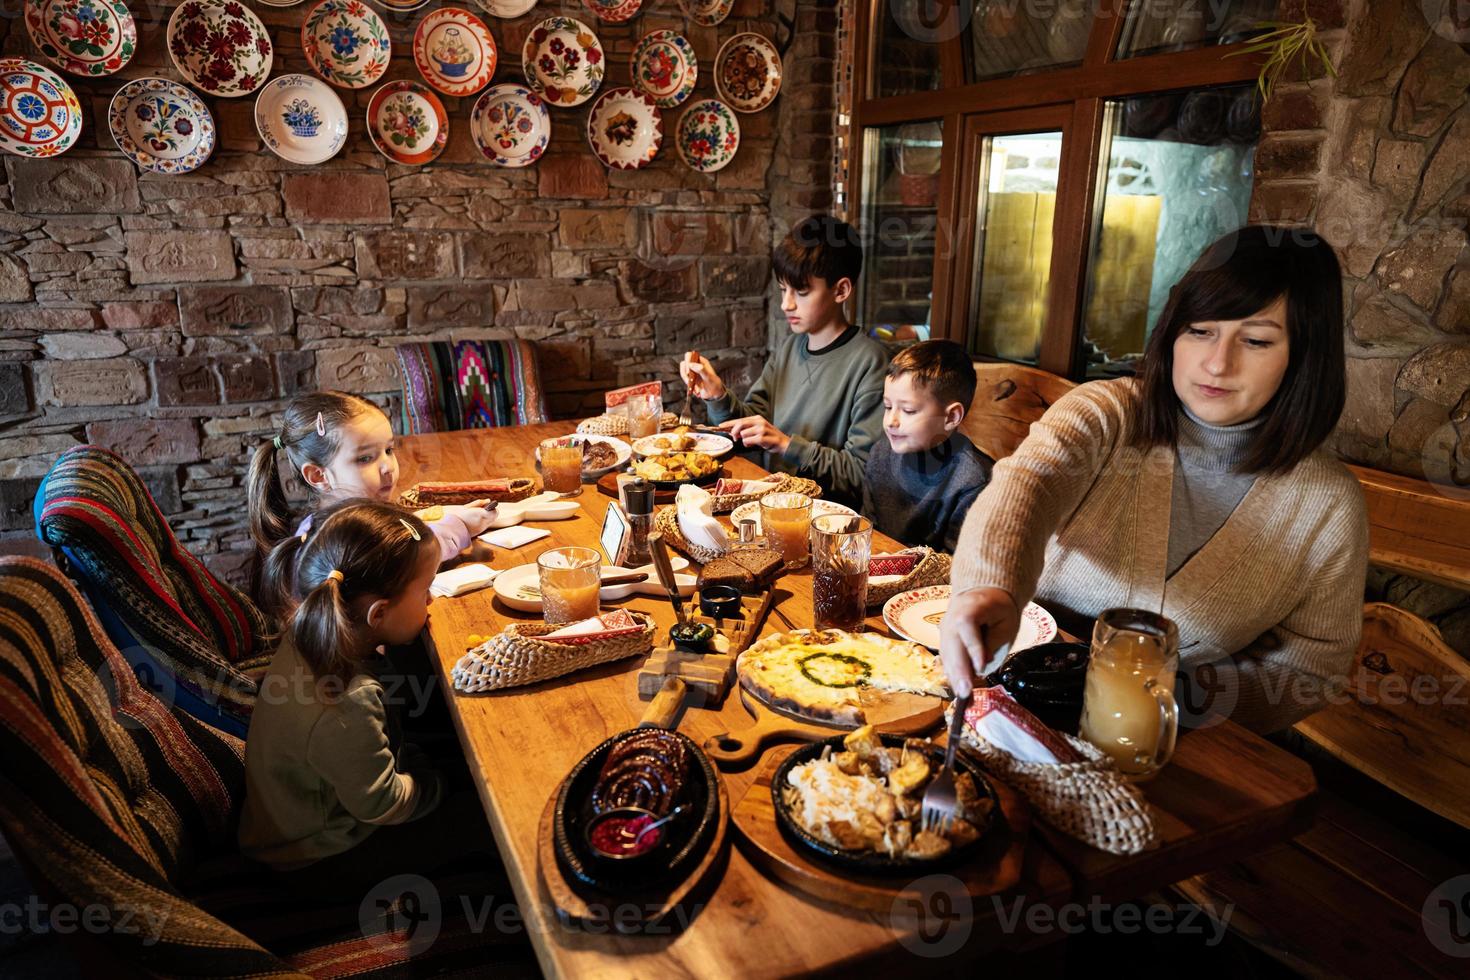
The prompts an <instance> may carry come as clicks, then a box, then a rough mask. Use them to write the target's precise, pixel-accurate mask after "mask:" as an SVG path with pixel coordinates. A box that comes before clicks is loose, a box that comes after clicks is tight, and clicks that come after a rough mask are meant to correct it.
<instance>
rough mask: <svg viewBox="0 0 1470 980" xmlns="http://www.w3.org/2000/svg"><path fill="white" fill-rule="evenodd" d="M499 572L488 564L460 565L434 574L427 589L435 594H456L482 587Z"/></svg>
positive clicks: (491, 580)
mask: <svg viewBox="0 0 1470 980" xmlns="http://www.w3.org/2000/svg"><path fill="white" fill-rule="evenodd" d="M499 574H500V572H498V571H497V570H495V569H493V568H491V567H490V566H489V565H460V566H458V567H457V568H451V569H449V570H448V571H447V572H440V573H439V574H438V575H435V576H434V581H433V582H432V583H430V585H429V591H430V592H432V593H433V594H434V595H436V596H445V597H449V596H457V595H464V594H465V593H466V592H473V591H474V590H475V589H483V588H484V587H485V586H487V585H489V584H490V583H491V582H493V581H495V576H497V575H499Z"/></svg>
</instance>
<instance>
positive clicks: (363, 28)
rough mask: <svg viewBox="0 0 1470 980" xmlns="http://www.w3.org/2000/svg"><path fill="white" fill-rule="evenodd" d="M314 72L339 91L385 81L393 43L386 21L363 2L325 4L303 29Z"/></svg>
mask: <svg viewBox="0 0 1470 980" xmlns="http://www.w3.org/2000/svg"><path fill="white" fill-rule="evenodd" d="M301 50H302V52H303V53H304V54H305V55H306V63H307V64H308V65H310V66H311V70H312V71H314V72H316V73H317V74H318V75H320V76H321V77H322V78H325V79H326V80H327V81H329V82H331V83H332V84H333V85H336V86H338V87H340V88H367V87H368V86H369V85H371V84H373V83H374V82H376V81H377V80H378V79H380V78H382V77H383V73H384V72H386V71H387V70H388V59H389V58H391V57H392V55H393V42H392V41H391V40H389V38H388V26H387V25H386V24H384V23H383V18H381V17H379V16H378V15H377V13H375V12H374V11H373V9H372V8H371V7H369V6H367V4H365V3H362V0H322V2H321V3H319V4H317V5H316V6H315V7H312V8H311V12H310V13H308V14H307V15H306V22H305V23H303V24H302V25H301Z"/></svg>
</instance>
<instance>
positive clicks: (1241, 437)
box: [1167, 408, 1264, 575]
mask: <svg viewBox="0 0 1470 980" xmlns="http://www.w3.org/2000/svg"><path fill="white" fill-rule="evenodd" d="M1263 419H1264V416H1259V415H1258V416H1256V417H1255V418H1253V419H1251V420H1250V421H1248V422H1241V423H1238V424H1236V425H1210V424H1209V423H1208V422H1204V421H1202V420H1200V419H1199V418H1198V417H1197V416H1196V415H1195V414H1194V413H1193V412H1191V411H1189V409H1187V408H1186V409H1184V411H1183V413H1182V414H1181V415H1180V417H1179V441H1178V444H1177V452H1176V456H1175V461H1174V490H1173V496H1172V503H1171V505H1170V510H1169V567H1168V572H1167V574H1168V575H1173V574H1174V573H1175V572H1177V571H1178V570H1179V569H1180V568H1181V567H1183V565H1184V563H1185V562H1187V561H1189V559H1190V558H1191V557H1193V556H1194V553H1195V552H1197V551H1199V550H1200V549H1201V548H1203V547H1204V546H1205V543H1206V542H1208V541H1209V540H1210V538H1212V537H1214V536H1215V532H1216V531H1218V530H1220V528H1221V527H1222V526H1223V525H1224V524H1225V522H1226V521H1227V520H1229V518H1230V515H1231V514H1232V513H1234V511H1235V508H1236V506H1237V505H1238V504H1239V503H1240V501H1241V500H1242V499H1243V498H1244V497H1245V495H1246V493H1247V492H1248V491H1249V490H1250V488H1251V485H1252V484H1254V483H1255V482H1256V474H1254V473H1241V472H1238V471H1237V470H1236V467H1237V466H1238V465H1239V463H1240V461H1241V460H1242V459H1243V458H1245V452H1246V449H1247V448H1248V447H1249V445H1250V441H1251V439H1252V438H1254V436H1255V430H1256V429H1257V428H1258V427H1259V426H1260V425H1261V422H1262V421H1263Z"/></svg>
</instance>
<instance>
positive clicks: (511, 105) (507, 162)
mask: <svg viewBox="0 0 1470 980" xmlns="http://www.w3.org/2000/svg"><path fill="white" fill-rule="evenodd" d="M470 136H471V137H472V138H473V139H474V141H475V145H476V146H477V147H479V148H480V153H481V154H482V155H483V156H484V157H485V159H487V160H489V161H490V162H491V163H493V164H495V165H496V166H498V167H527V166H530V165H531V164H533V163H535V162H536V161H537V160H539V159H541V154H543V153H545V152H546V144H547V142H548V141H549V140H550V139H551V113H550V112H548V111H547V109H546V103H545V102H543V101H541V96H539V95H537V94H536V93H535V92H532V91H531V90H530V89H528V88H524V87H522V86H520V85H517V84H515V83H514V82H505V83H503V84H500V85H496V86H494V87H493V88H490V89H487V90H486V91H485V94H484V95H481V96H480V98H479V99H478V100H477V101H476V102H475V108H474V111H472V112H471V113H470Z"/></svg>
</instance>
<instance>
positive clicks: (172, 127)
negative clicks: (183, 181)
mask: <svg viewBox="0 0 1470 980" xmlns="http://www.w3.org/2000/svg"><path fill="white" fill-rule="evenodd" d="M107 127H108V129H110V130H112V138H113V140H115V141H116V142H117V147H118V149H120V150H122V151H123V153H125V154H126V155H127V157H128V159H129V160H132V161H133V162H134V163H136V164H137V165H138V166H139V167H142V168H143V169H144V170H148V171H151V172H153V173H156V174H186V173H188V172H189V171H191V170H194V169H197V168H198V167H200V166H201V165H203V163H204V161H205V160H208V159H209V155H210V154H211V153H213V152H214V140H215V133H214V117H213V116H212V115H210V114H209V107H208V106H206V105H205V104H204V100H203V99H201V98H199V96H197V95H195V94H194V93H193V92H192V91H190V90H189V89H187V88H185V87H184V86H182V85H180V84H179V83H178V82H174V81H170V80H169V79H167V78H135V79H134V80H133V81H131V82H128V83H127V84H126V85H124V86H123V87H122V88H120V89H118V90H117V94H116V95H114V96H113V97H112V103H111V104H110V105H109V106H108V107H107Z"/></svg>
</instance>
